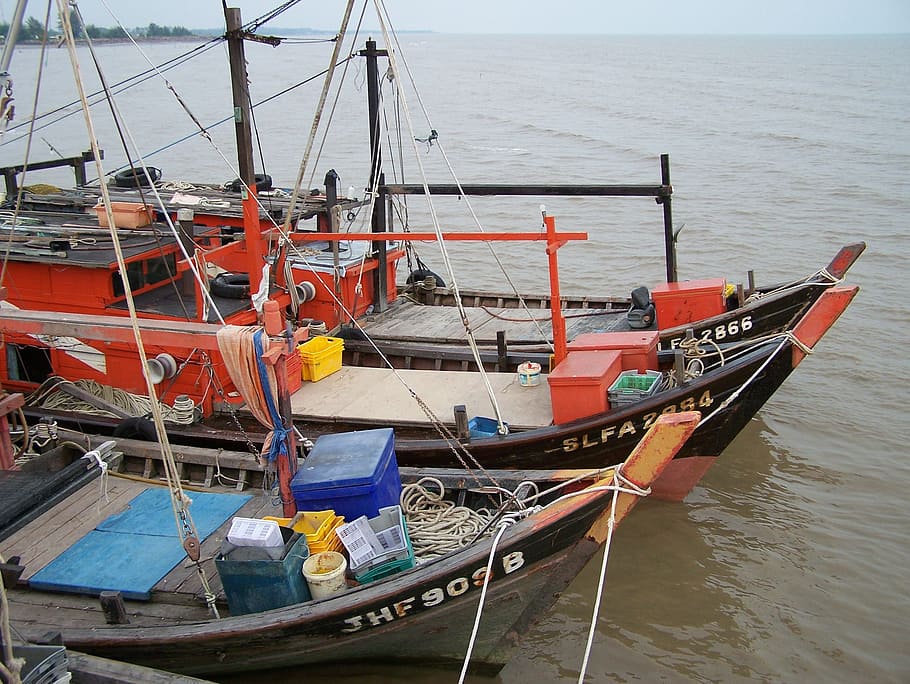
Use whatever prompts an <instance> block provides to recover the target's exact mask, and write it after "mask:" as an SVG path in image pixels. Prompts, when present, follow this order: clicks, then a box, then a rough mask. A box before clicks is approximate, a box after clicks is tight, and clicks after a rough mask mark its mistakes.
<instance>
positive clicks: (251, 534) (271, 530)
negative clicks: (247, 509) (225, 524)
mask: <svg viewBox="0 0 910 684" xmlns="http://www.w3.org/2000/svg"><path fill="white" fill-rule="evenodd" d="M227 540H228V541H229V542H231V544H234V545H236V546H284V540H283V539H282V537H281V529H280V528H279V527H278V523H277V522H275V521H274V520H259V519H258V518H234V519H233V521H231V529H230V530H228V533H227Z"/></svg>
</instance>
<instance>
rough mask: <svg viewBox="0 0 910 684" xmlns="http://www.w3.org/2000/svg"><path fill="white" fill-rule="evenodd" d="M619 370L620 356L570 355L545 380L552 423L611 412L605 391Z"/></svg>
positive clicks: (608, 352)
mask: <svg viewBox="0 0 910 684" xmlns="http://www.w3.org/2000/svg"><path fill="white" fill-rule="evenodd" d="M621 370H622V353H621V352H618V351H612V350H600V351H571V352H569V354H568V355H567V356H566V358H565V359H564V360H563V361H562V362H561V363H560V364H559V365H558V366H556V368H554V369H553V372H552V373H550V374H549V375H548V376H547V382H548V383H549V384H550V401H551V403H552V404H553V422H554V423H556V424H557V425H559V424H561V423H568V422H570V421H573V420H576V419H578V418H587V417H588V416H594V415H597V414H598V413H603V412H604V411H606V410H607V409H609V408H610V402H609V400H608V399H607V390H608V389H609V388H610V385H612V384H613V381H614V380H616V378H617V377H619V373H620V371H621Z"/></svg>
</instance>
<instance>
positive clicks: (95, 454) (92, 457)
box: [81, 441, 114, 513]
mask: <svg viewBox="0 0 910 684" xmlns="http://www.w3.org/2000/svg"><path fill="white" fill-rule="evenodd" d="M113 447H114V442H113V441H110V442H104V443H103V444H102V445H101V446H99V447H98V448H97V449H92V450H91V451H86V452H85V453H84V454H83V455H82V456H81V458H84V459H87V460H88V461H90V462H91V461H94V463H95V464H96V465H97V466H98V467H99V468H100V469H101V478H100V479H101V493H100V495H99V497H98V512H99V513H100V512H101V508H102V504H103V503H110V502H111V497H110V496H109V495H108V489H107V488H108V463H107V461H105V460H104V458H103V456H102V452H104V453H105V454H108V453H110V451H111V449H113Z"/></svg>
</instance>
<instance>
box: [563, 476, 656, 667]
mask: <svg viewBox="0 0 910 684" xmlns="http://www.w3.org/2000/svg"><path fill="white" fill-rule="evenodd" d="M613 482H614V483H616V485H617V488H616V490H615V491H614V492H613V499H612V501H611V502H610V517H609V519H608V520H607V540H606V541H605V542H604V556H603V561H602V562H601V564H600V577H599V578H598V581H597V596H596V597H595V598H594V614H593V615H592V616H591V627H590V629H589V630H588V641H587V643H586V644H585V655H584V658H583V659H582V662H581V668H580V670H579V673H578V684H582V682H583V681H584V679H585V672H586V671H587V669H588V660H589V659H590V657H591V646H592V645H593V643H594V632H595V630H596V629H597V617H598V615H599V614H600V603H601V600H602V599H603V588H604V581H605V580H606V577H607V563H608V562H609V560H610V546H611V545H612V543H613V530H614V529H615V527H616V502H617V500H618V499H619V493H620V492H621V491H627V492H628V491H631V492H632V493H634V494H636V495H637V496H640V497H644V496H647V495H648V494H650V493H651V488H650V487H648V488H646V489H642V488H641V487H639V486H638V485H636V484H635V483H634V482H631V481H629V480H627V479H626V478H625V477H624V476H623V474H622V468H617V469H616V470H615V471H614V472H613Z"/></svg>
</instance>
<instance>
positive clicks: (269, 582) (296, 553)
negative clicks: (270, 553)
mask: <svg viewBox="0 0 910 684" xmlns="http://www.w3.org/2000/svg"><path fill="white" fill-rule="evenodd" d="M231 546H233V545H231ZM241 548H242V547H241ZM286 548H287V553H286V554H285V555H284V558H282V559H281V560H271V559H259V560H231V559H229V558H225V557H224V556H219V557H217V558H215V567H216V568H217V569H218V576H219V577H220V578H221V586H222V587H224V595H225V597H226V598H227V602H228V607H229V608H230V609H231V615H246V614H248V613H259V612H261V611H263V610H272V609H273V608H283V607H284V606H290V605H293V604H295V603H303V602H304V601H309V600H310V598H311V597H310V588H309V587H308V586H307V583H306V579H305V578H304V576H303V572H302V568H303V562H304V561H305V560H306V559H307V557H308V556H309V555H310V551H309V549H308V548H307V544H306V535H303V534H296V533H294V534H293V536H291V537H290V539H289V540H288V542H287V544H286Z"/></svg>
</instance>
